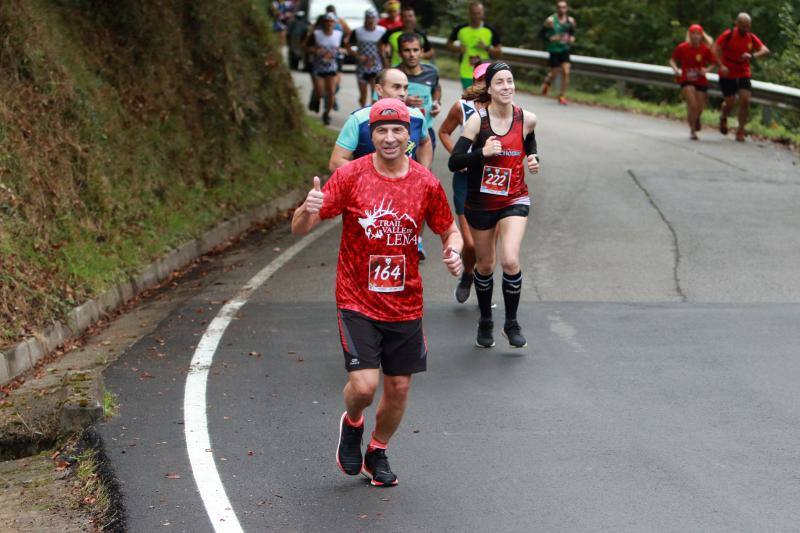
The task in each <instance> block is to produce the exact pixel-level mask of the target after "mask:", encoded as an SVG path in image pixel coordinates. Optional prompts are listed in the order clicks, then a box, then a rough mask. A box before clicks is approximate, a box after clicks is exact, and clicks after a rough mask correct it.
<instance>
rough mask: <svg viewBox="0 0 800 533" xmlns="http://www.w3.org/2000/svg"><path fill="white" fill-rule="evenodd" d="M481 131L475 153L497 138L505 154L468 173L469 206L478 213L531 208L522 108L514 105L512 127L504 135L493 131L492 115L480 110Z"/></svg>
mask: <svg viewBox="0 0 800 533" xmlns="http://www.w3.org/2000/svg"><path fill="white" fill-rule="evenodd" d="M478 114H479V115H480V117H481V129H480V131H479V132H478V136H477V138H476V139H475V143H474V145H473V148H472V149H473V150H482V149H483V146H484V145H485V144H486V140H487V139H488V138H489V137H491V136H492V135H494V136H495V137H497V140H498V141H500V143H501V144H502V145H503V151H502V152H500V153H499V154H497V155H494V156H492V157H484V158H483V163H482V164H481V165H480V166H477V165H476V166H474V167H472V168H470V171H469V187H468V190H467V201H466V207H468V208H469V209H473V210H478V211H498V210H500V209H505V208H506V207H509V206H511V205H516V204H523V205H530V204H531V200H530V197H529V196H528V186H527V185H526V184H525V150H524V146H523V128H524V119H523V114H522V108H521V107H517V106H514V114H513V118H512V120H511V127H510V128H509V129H508V131H507V132H506V133H505V135H498V134H497V133H496V132H495V131H493V130H492V125H491V123H490V122H489V113H488V111H487V110H486V109H478Z"/></svg>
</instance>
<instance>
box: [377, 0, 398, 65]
mask: <svg viewBox="0 0 800 533" xmlns="http://www.w3.org/2000/svg"><path fill="white" fill-rule="evenodd" d="M384 9H386V16H385V17H383V18H382V19H380V20H379V21H378V25H379V26H383V27H384V28H386V31H387V32H390V31H392V30H397V29H399V28H402V27H403V19H402V17H401V16H400V2H399V1H398V0H389V1H388V2H386V4H385V5H384ZM389 66H391V65H389Z"/></svg>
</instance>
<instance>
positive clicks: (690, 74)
mask: <svg viewBox="0 0 800 533" xmlns="http://www.w3.org/2000/svg"><path fill="white" fill-rule="evenodd" d="M699 77H700V71H699V70H697V69H696V68H690V69H688V70H687V71H686V79H687V80H691V81H695V80H696V79H698V78H699Z"/></svg>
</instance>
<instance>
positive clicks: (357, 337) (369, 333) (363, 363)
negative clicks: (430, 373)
mask: <svg viewBox="0 0 800 533" xmlns="http://www.w3.org/2000/svg"><path fill="white" fill-rule="evenodd" d="M338 313H339V337H340V339H341V341H342V351H343V352H344V367H345V368H346V369H347V371H348V372H352V371H354V370H364V369H368V368H383V373H384V374H386V375H387V376H407V375H410V374H416V373H418V372H424V371H425V370H426V369H427V363H428V345H427V342H426V341H425V333H424V332H423V331H422V319H421V318H418V319H416V320H406V321H402V322H381V321H379V320H373V319H371V318H369V317H366V316H364V315H362V314H360V313H356V312H355V311H350V310H347V309H339V311H338Z"/></svg>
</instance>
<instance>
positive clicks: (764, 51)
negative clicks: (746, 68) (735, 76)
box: [753, 44, 769, 58]
mask: <svg viewBox="0 0 800 533" xmlns="http://www.w3.org/2000/svg"><path fill="white" fill-rule="evenodd" d="M767 54H769V48H767V45H765V44H762V45H761V48H759V49H758V51H757V52H756V53H755V54H753V57H754V58H758V57H764V56H765V55H767Z"/></svg>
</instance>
